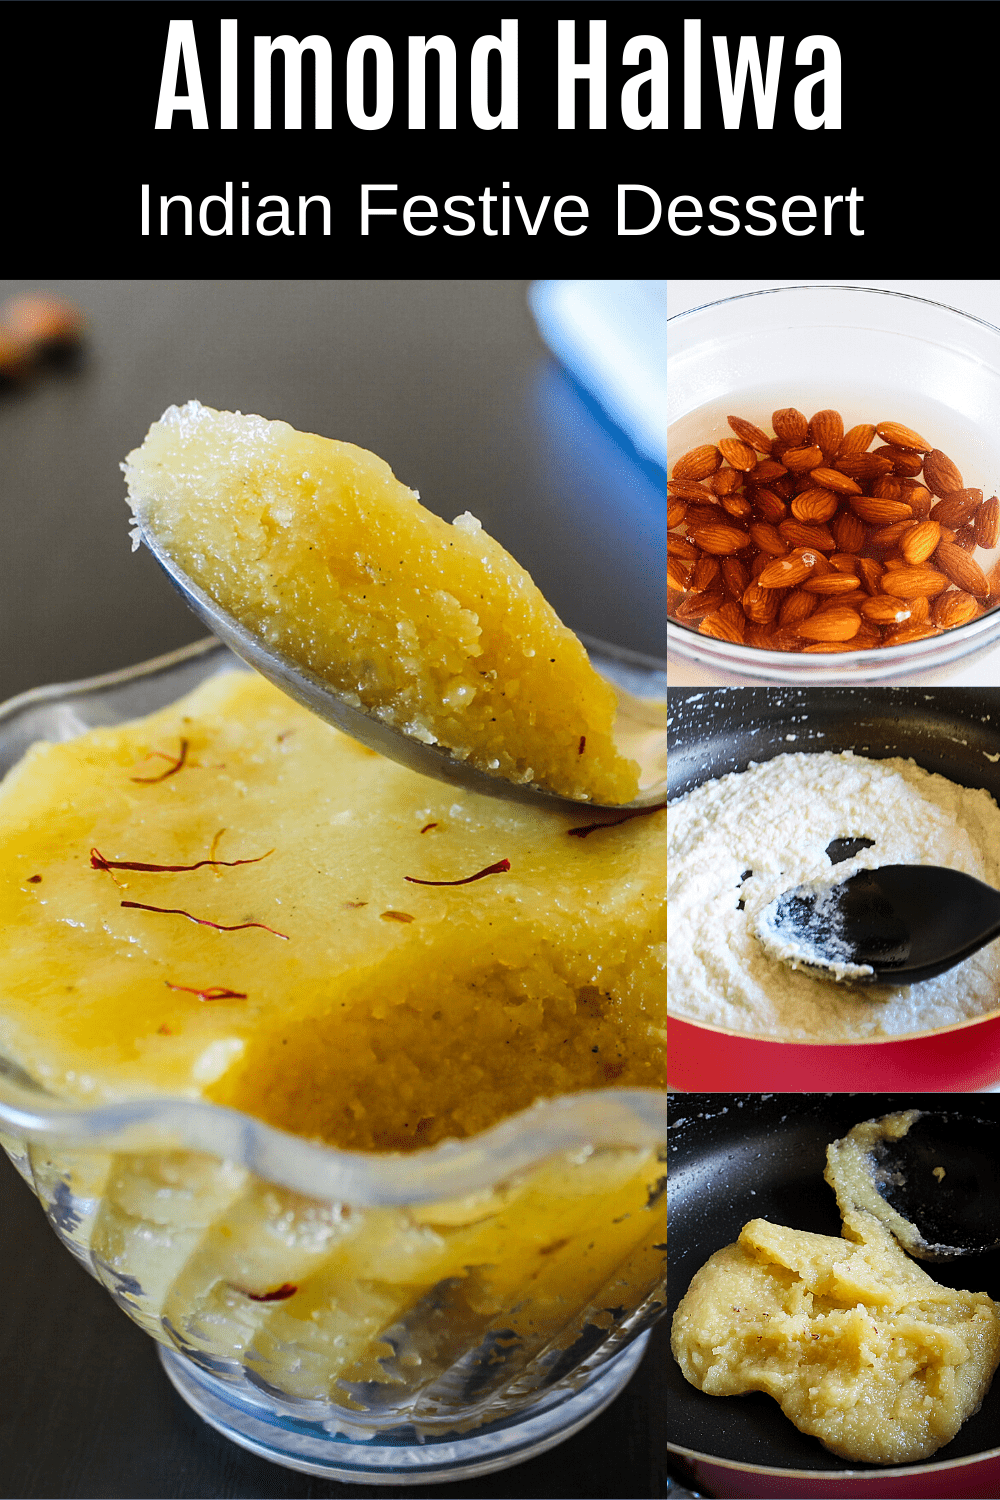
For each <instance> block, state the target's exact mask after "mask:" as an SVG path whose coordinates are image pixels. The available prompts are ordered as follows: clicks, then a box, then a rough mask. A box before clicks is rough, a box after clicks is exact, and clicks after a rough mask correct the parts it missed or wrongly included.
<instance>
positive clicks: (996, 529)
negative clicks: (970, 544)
mask: <svg viewBox="0 0 1000 1500" xmlns="http://www.w3.org/2000/svg"><path fill="white" fill-rule="evenodd" d="M975 536H976V543H977V545H978V546H980V547H985V549H986V551H987V552H989V551H992V549H993V548H994V547H995V546H996V544H997V541H998V540H1000V500H998V499H997V497H996V495H991V496H990V498H989V499H988V500H985V501H984V502H983V504H982V505H981V506H980V507H979V509H978V510H977V511H976V515H975Z"/></svg>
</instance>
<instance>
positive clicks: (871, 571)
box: [858, 557, 883, 594]
mask: <svg viewBox="0 0 1000 1500" xmlns="http://www.w3.org/2000/svg"><path fill="white" fill-rule="evenodd" d="M858 575H859V577H860V578H861V583H862V586H863V587H864V590H865V592H866V593H868V594H877V593H878V592H879V590H880V589H881V587H882V577H883V568H882V564H881V563H880V562H879V561H878V560H877V558H874V557H859V558H858Z"/></svg>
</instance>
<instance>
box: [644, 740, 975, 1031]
mask: <svg viewBox="0 0 1000 1500" xmlns="http://www.w3.org/2000/svg"><path fill="white" fill-rule="evenodd" d="M838 838H870V839H874V841H875V842H874V845H873V846H872V847H871V848H866V849H862V850H861V852H860V853H859V854H857V855H855V857H854V858H853V859H849V860H844V861H842V862H841V863H840V864H838V865H837V866H836V867H834V866H832V865H831V863H830V860H829V858H828V856H827V853H826V849H827V845H828V844H829V843H830V842H831V840H832V839H838ZM667 840H668V848H667V872H668V881H667V901H668V916H669V928H668V938H667V995H668V1005H669V1009H670V1011H671V1012H672V1013H673V1014H674V1015H677V1016H683V1017H685V1018H687V1019H688V1020H693V1021H704V1022H708V1023H709V1024H711V1025H714V1026H723V1027H726V1028H728V1029H730V1030H734V1031H746V1032H752V1033H754V1034H756V1035H760V1036H768V1037H772V1038H778V1039H781V1040H785V1041H820V1042H839V1041H851V1040H855V1039H857V1038H860V1037H866V1036H871V1037H879V1036H899V1035H905V1034H906V1033H907V1032H914V1031H927V1030H930V1029H931V1028H933V1027H936V1026H949V1025H954V1024H955V1023H956V1022H959V1021H965V1020H971V1019H973V1018H974V1017H976V1016H981V1015H985V1014H987V1013H988V1012H990V1011H994V1010H996V1009H997V1008H998V1006H1000V940H998V941H997V942H994V943H991V944H990V945H989V947H988V948H982V949H980V951H979V952H978V953H976V954H974V955H973V956H972V957H971V958H968V959H966V960H965V961H964V963H961V964H959V965H958V966H957V967H956V968H954V969H950V970H949V971H948V972H947V973H945V974H941V975H939V976H938V978H936V979H930V980H926V981H925V982H924V983H923V984H913V985H885V986H883V985H866V986H864V987H853V986H850V985H845V984H837V983H833V982H831V981H830V980H826V979H816V978H813V977H812V975H810V974H808V973H806V972H805V971H803V970H793V969H791V968H789V967H788V965H787V964H785V963H783V962H781V961H780V960H779V959H776V958H775V957H774V956H773V955H771V954H769V953H767V952H766V951H765V949H764V947H763V946H762V944H761V942H760V940H759V939H758V938H757V937H756V936H755V931H754V930H755V928H756V926H757V919H758V917H759V915H760V914H761V912H762V911H763V909H764V908H765V907H766V906H768V905H769V904H770V902H772V901H773V900H775V898H776V897H778V896H780V895H781V894H782V892H783V891H787V890H790V889H792V888H793V887H795V886H799V885H804V884H805V883H806V882H807V881H814V880H826V881H829V880H830V879H831V876H830V871H831V870H832V869H834V868H835V870H836V874H835V875H834V876H833V877H832V878H833V879H835V880H837V881H838V882H839V881H841V880H846V879H847V878H848V877H849V876H850V875H853V874H854V872H855V871H856V870H862V869H874V868H876V867H877V866H878V865H887V864H928V865H945V866H948V867H950V868H951V869H955V870H963V871H965V872H966V873H967V874H969V875H974V876H976V877H977V879H979V880H985V881H986V882H987V883H988V884H990V885H993V886H996V887H997V888H998V889H1000V809H998V807H997V804H996V803H995V802H994V800H993V798H992V797H991V796H990V795H989V793H988V792H986V791H979V790H977V791H969V790H967V789H966V788H965V787H961V786H957V785H956V784H955V783H954V782H951V781H948V780H947V779H946V778H945V777H943V776H936V775H933V774H932V773H930V772H928V771H923V770H921V768H920V767H919V766H918V765H916V764H915V763H914V762H913V761H912V760H867V759H866V758H865V757H863V756H859V755H854V754H853V753H852V752H851V751H845V752H844V753H843V754H841V755H834V754H832V753H830V752H822V753H819V754H803V753H797V754H794V755H779V756H777V757H776V758H775V759H774V760H770V761H767V762H765V763H764V764H761V765H756V764H751V766H750V768H749V769H748V770H747V771H744V772H741V773H734V774H732V775H729V776H723V777H721V778H720V779H719V780H718V781H709V782H707V783H705V785H703V786H700V787H697V788H696V789H695V790H694V791H693V792H690V793H688V795H687V796H686V797H682V798H679V799H678V800H677V801H676V802H674V803H671V805H670V807H669V808H668V810H667ZM747 871H752V872H753V873H752V874H750V875H747V876H746V878H745V879H744V878H743V877H744V875H745V874H746V872H747ZM741 903H742V905H741Z"/></svg>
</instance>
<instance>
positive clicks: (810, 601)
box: [778, 588, 819, 630]
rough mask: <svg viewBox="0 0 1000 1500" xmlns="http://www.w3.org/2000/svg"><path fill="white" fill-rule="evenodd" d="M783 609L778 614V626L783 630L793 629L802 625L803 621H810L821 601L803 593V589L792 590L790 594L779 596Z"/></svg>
mask: <svg viewBox="0 0 1000 1500" xmlns="http://www.w3.org/2000/svg"><path fill="white" fill-rule="evenodd" d="M778 598H779V599H780V600H781V609H780V610H779V612H778V625H779V627H780V629H782V630H788V629H791V627H792V626H794V625H798V624H800V622H801V621H802V620H808V618H809V616H810V615H811V614H812V613H813V612H814V611H815V610H816V609H818V607H819V600H818V599H817V597H816V595H815V594H806V593H803V591H802V589H800V588H798V589H792V590H791V592H790V593H788V594H779V595H778Z"/></svg>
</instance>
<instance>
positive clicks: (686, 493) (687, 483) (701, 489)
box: [667, 479, 712, 505]
mask: <svg viewBox="0 0 1000 1500" xmlns="http://www.w3.org/2000/svg"><path fill="white" fill-rule="evenodd" d="M667 494H668V495H670V497H671V498H672V499H674V500H704V501H705V503H706V504H708V505H711V503H712V491H711V490H710V489H708V488H707V487H706V486H705V485H703V484H699V483H698V481H697V480H696V479H668V480H667Z"/></svg>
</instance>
